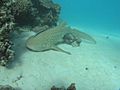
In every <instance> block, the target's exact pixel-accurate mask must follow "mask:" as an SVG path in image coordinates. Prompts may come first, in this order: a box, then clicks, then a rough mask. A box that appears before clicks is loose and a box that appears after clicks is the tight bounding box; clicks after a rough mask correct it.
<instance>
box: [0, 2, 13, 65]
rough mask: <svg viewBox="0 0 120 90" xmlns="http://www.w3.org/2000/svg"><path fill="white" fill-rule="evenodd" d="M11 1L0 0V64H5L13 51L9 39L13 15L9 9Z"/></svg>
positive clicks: (11, 56)
mask: <svg viewBox="0 0 120 90" xmlns="http://www.w3.org/2000/svg"><path fill="white" fill-rule="evenodd" d="M11 3H12V1H10V0H2V1H1V5H2V6H1V7H0V21H1V22H0V65H2V66H6V64H7V63H8V62H9V60H11V59H13V57H14V51H12V50H11V46H12V42H11V41H10V40H9V36H10V33H11V32H13V27H14V23H13V22H14V17H13V16H12V15H11V10H10V7H11Z"/></svg>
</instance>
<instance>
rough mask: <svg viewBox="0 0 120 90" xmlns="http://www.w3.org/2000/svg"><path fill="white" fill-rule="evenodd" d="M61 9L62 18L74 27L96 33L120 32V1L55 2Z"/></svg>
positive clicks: (68, 0)
mask: <svg viewBox="0 0 120 90" xmlns="http://www.w3.org/2000/svg"><path fill="white" fill-rule="evenodd" d="M54 1H55V2H58V3H59V4H60V5H61V7H62V11H61V18H62V19H64V20H66V21H67V22H69V24H71V25H74V26H80V27H84V28H85V27H86V28H89V29H93V30H94V31H95V32H96V31H100V30H107V31H109V32H111V31H112V32H119V31H120V10H119V9H120V0H54Z"/></svg>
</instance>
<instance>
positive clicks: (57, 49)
mask: <svg viewBox="0 0 120 90" xmlns="http://www.w3.org/2000/svg"><path fill="white" fill-rule="evenodd" d="M52 50H55V51H59V52H63V53H66V54H69V55H71V53H70V52H67V51H64V50H63V49H61V48H59V47H57V46H54V47H52Z"/></svg>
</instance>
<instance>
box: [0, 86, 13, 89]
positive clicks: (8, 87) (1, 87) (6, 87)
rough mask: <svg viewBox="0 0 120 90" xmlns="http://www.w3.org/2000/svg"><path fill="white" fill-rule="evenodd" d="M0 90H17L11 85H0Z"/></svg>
mask: <svg viewBox="0 0 120 90" xmlns="http://www.w3.org/2000/svg"><path fill="white" fill-rule="evenodd" d="M0 90H15V89H14V88H13V87H11V86H9V85H0Z"/></svg>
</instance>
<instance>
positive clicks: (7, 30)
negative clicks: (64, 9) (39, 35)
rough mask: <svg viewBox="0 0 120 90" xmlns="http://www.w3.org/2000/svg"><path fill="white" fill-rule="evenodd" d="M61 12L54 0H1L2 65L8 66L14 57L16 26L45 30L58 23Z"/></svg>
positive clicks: (0, 52)
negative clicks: (12, 35) (13, 38)
mask: <svg viewBox="0 0 120 90" xmlns="http://www.w3.org/2000/svg"><path fill="white" fill-rule="evenodd" d="M59 13H60V6H59V5H58V4H55V3H53V2H52V0H0V65H2V66H6V65H7V63H8V62H9V61H11V60H12V59H14V58H13V57H14V55H15V52H14V51H13V50H12V45H13V44H14V42H12V40H11V37H10V36H11V33H13V32H14V31H19V30H18V29H16V27H23V26H30V27H32V30H33V31H34V30H36V32H40V31H45V30H47V29H48V28H51V27H53V26H55V25H57V21H58V17H59ZM36 28H40V29H36Z"/></svg>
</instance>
